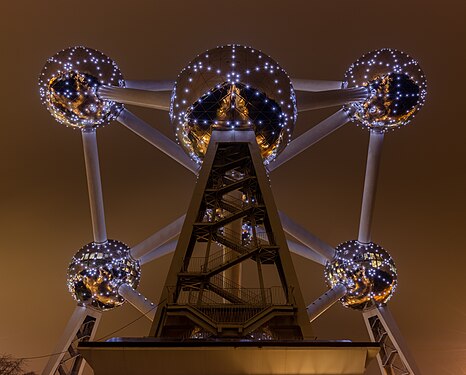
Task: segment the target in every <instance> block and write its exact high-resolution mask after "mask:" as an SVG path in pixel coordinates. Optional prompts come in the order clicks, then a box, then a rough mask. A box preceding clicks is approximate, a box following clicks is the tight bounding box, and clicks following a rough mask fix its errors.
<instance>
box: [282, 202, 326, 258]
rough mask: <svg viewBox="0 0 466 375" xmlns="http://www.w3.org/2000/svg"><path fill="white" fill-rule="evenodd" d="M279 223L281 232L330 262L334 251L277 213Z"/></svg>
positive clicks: (285, 216) (286, 217) (283, 215)
mask: <svg viewBox="0 0 466 375" xmlns="http://www.w3.org/2000/svg"><path fill="white" fill-rule="evenodd" d="M278 215H279V216H280V221H281V222H282V226H283V230H284V231H285V232H286V233H288V234H289V235H291V236H293V237H294V238H296V239H297V240H298V241H299V242H301V243H302V244H304V245H305V246H307V247H309V248H310V249H312V250H314V251H315V252H317V253H319V254H320V255H322V257H324V258H325V259H326V260H328V261H330V260H332V259H333V257H334V255H335V249H334V248H333V247H331V246H330V245H328V244H326V243H325V242H324V241H322V240H321V239H320V238H317V237H316V236H314V235H313V234H312V233H309V232H308V231H307V230H306V229H304V228H303V227H302V226H301V225H299V224H296V223H294V222H293V221H292V220H291V219H290V218H289V217H288V216H287V215H285V214H284V213H283V212H281V211H279V212H278Z"/></svg>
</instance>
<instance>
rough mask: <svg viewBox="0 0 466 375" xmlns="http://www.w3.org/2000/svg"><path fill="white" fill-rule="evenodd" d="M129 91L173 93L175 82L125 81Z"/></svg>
mask: <svg viewBox="0 0 466 375" xmlns="http://www.w3.org/2000/svg"><path fill="white" fill-rule="evenodd" d="M125 84H126V87H127V88H129V89H137V90H149V91H172V90H173V88H174V87H175V81H145V80H141V81H125Z"/></svg>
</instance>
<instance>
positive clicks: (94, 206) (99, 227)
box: [82, 129, 107, 243]
mask: <svg viewBox="0 0 466 375" xmlns="http://www.w3.org/2000/svg"><path fill="white" fill-rule="evenodd" d="M82 138H83V149H84V161H85V163H86V175H87V188H88V191H89V204H90V207H91V219H92V231H93V234H94V242H98V243H102V242H105V241H107V228H106V226H105V214H104V201H103V197H102V183H101V180H100V169H99V153H98V150H97V137H96V130H95V129H83V131H82Z"/></svg>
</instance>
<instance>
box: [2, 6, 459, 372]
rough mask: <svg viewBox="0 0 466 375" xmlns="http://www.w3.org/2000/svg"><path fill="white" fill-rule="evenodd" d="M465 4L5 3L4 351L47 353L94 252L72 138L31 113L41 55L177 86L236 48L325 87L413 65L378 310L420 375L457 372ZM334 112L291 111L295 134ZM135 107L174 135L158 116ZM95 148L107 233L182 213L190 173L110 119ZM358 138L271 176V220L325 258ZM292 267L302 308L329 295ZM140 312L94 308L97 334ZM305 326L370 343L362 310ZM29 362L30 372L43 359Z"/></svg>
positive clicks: (135, 238)
mask: <svg viewBox="0 0 466 375" xmlns="http://www.w3.org/2000/svg"><path fill="white" fill-rule="evenodd" d="M465 4H466V3H465V2H464V0H456V1H451V0H444V1H441V2H437V1H435V2H434V1H432V0H430V1H420V0H412V1H402V0H393V1H389V2H387V1H385V2H382V1H373V0H372V1H337V0H327V1H325V2H324V1H301V2H298V1H286V2H278V1H243V0H238V1H234V2H218V1H211V2H206V1H196V2H188V1H185V2H181V1H170V2H165V1H164V2H162V1H136V0H133V1H129V2H123V1H99V2H97V1H92V2H91V1H80V2H65V1H40V2H39V1H31V2H8V3H4V4H3V6H2V12H1V15H0V17H1V23H0V31H1V32H0V40H1V47H2V50H1V51H2V56H3V58H2V60H1V62H0V64H1V68H2V69H1V70H2V75H1V78H0V82H1V85H2V90H1V92H0V95H1V103H2V104H1V108H2V112H3V118H2V121H1V126H2V133H1V136H0V152H1V158H0V172H1V177H2V183H1V184H0V189H1V193H0V199H1V206H0V207H1V211H0V234H1V239H2V242H1V254H2V256H1V265H2V272H1V273H0V283H1V285H2V289H1V296H2V308H1V309H0V353H10V354H12V355H14V356H17V357H31V356H40V355H44V354H47V353H50V352H52V351H53V349H54V346H55V343H56V341H57V339H58V338H59V336H60V334H61V332H62V330H63V328H64V326H65V324H66V322H67V319H68V318H69V316H70V314H71V312H72V311H73V309H74V306H75V303H74V302H73V300H72V298H71V297H70V295H69V293H68V291H67V289H66V285H65V277H66V269H67V267H68V263H69V261H70V259H71V257H72V255H73V254H74V253H75V252H76V251H77V250H78V249H79V248H80V247H81V246H82V245H84V244H86V243H88V242H90V241H91V240H92V230H91V222H90V214H89V207H88V200H87V187H86V181H85V170H84V161H83V155H82V145H81V137H80V134H79V132H78V131H73V130H71V129H67V128H64V127H62V126H61V125H59V124H58V123H56V122H55V121H54V120H53V119H52V117H51V116H50V115H49V114H48V112H47V111H46V110H45V108H43V107H42V106H41V104H40V101H39V95H38V89H37V77H38V75H39V72H40V71H41V69H42V67H43V65H44V63H45V60H46V59H47V58H48V57H49V56H51V55H52V54H54V53H55V52H57V51H58V50H60V49H63V48H65V47H68V46H72V45H85V46H89V47H92V48H95V49H99V50H101V51H102V52H104V53H105V54H107V55H108V56H110V57H111V58H113V59H114V60H115V61H116V62H117V63H118V65H119V66H120V68H121V69H122V72H123V74H124V76H125V77H126V78H128V79H144V78H145V79H174V78H175V77H176V76H177V74H178V73H179V71H180V70H181V69H182V68H183V67H184V66H185V65H186V64H187V63H188V62H189V60H190V59H192V58H193V57H194V56H195V55H196V54H198V53H200V52H202V51H204V50H206V49H209V48H212V47H215V46H216V45H221V44H226V43H240V44H247V45H251V46H253V47H255V48H257V49H261V50H262V51H264V52H265V53H267V54H269V55H271V56H272V57H273V58H274V59H276V60H277V61H278V62H279V63H280V64H281V65H282V67H283V68H284V69H285V70H287V72H288V74H289V75H290V76H292V77H299V78H310V79H332V80H333V79H342V78H343V75H344V72H345V70H346V69H347V67H348V66H349V65H350V64H351V63H352V62H353V61H355V60H356V59H357V58H358V57H360V55H362V54H363V53H365V52H368V51H370V50H373V49H376V48H381V47H391V48H397V49H400V50H403V51H405V52H407V53H409V54H410V55H412V56H413V57H414V58H416V59H418V60H419V62H420V64H421V66H422V68H423V69H424V72H425V73H426V75H427V79H428V96H427V102H426V105H425V107H424V108H423V109H422V110H421V111H420V113H419V115H418V116H417V117H416V118H415V121H414V122H413V123H412V124H411V125H409V126H408V127H405V128H403V129H400V130H398V131H396V132H393V133H390V134H388V135H387V137H386V142H385V144H384V150H383V157H382V165H381V171H380V180H379V182H380V185H379V189H378V196H377V202H376V211H375V215H374V225H373V239H374V241H375V242H378V243H380V244H381V245H382V246H384V247H385V248H386V249H387V250H388V251H389V252H390V253H391V255H392V256H393V258H394V260H395V262H396V265H397V268H398V272H399V287H398V289H397V291H396V294H395V296H394V298H393V299H392V300H391V301H390V303H389V306H390V308H391V310H392V312H393V314H394V315H395V317H396V319H397V322H398V324H399V326H400V328H401V330H402V332H403V334H404V336H405V338H406V341H407V343H408V344H409V346H410V348H411V350H412V352H413V354H414V357H415V358H416V359H417V362H418V364H419V367H420V368H421V370H422V371H423V373H424V375H453V374H454V375H458V374H466V360H465V358H466V352H465V351H466V327H465V321H466V309H465V307H466V304H465V298H464V297H465V293H464V290H465V286H466V285H465V284H466V283H465V280H464V277H465V270H464V268H465V264H466V256H465V246H464V238H463V235H464V232H465V230H466V218H465V216H466V215H465V212H466V204H465V203H466V202H465V198H464V193H465V188H466V176H465V171H466V147H465V139H466V127H465V120H464V115H463V113H462V112H461V111H462V110H464V106H465V95H464V87H465V85H464V77H463V75H464V68H465V63H466V59H465V57H466V52H465V48H464V46H465V36H466V27H465V16H466V5H465ZM335 110H336V109H330V110H323V111H316V112H313V113H307V114H305V115H300V116H299V118H298V122H297V125H296V129H295V133H294V134H295V135H299V134H300V133H302V132H304V131H305V130H307V129H309V128H310V127H312V126H313V125H314V124H316V123H317V122H318V121H319V120H321V119H323V118H325V117H326V116H327V115H328V114H331V113H332V112H333V111H335ZM135 112H137V113H138V114H139V115H140V116H141V117H143V118H144V119H145V120H146V121H148V122H149V123H151V124H153V126H154V127H156V128H157V129H159V130H161V131H162V132H164V133H165V134H167V135H168V136H170V137H172V138H173V132H172V129H171V128H170V124H169V120H168V115H167V113H165V112H157V111H150V110H135ZM98 139H99V151H100V156H101V160H100V161H101V169H102V181H103V189H104V199H105V210H106V217H107V228H108V232H109V237H110V238H114V239H118V240H120V241H123V242H126V243H127V244H129V245H130V246H132V245H135V244H137V243H138V242H139V241H141V240H143V239H145V238H146V237H148V236H149V235H150V234H152V233H153V232H154V231H156V230H157V229H160V228H161V227H163V226H164V225H166V224H168V223H169V222H170V221H172V220H173V219H175V218H177V217H179V216H180V215H181V214H183V213H184V212H185V210H186V208H187V205H188V203H189V199H190V196H191V193H192V188H193V186H194V182H195V178H194V176H192V175H191V174H190V172H188V171H186V170H185V169H183V167H181V166H179V165H178V164H177V163H176V162H175V161H172V160H171V159H169V158H168V157H166V156H165V155H164V154H162V153H161V152H159V151H158V150H156V149H154V148H153V147H151V146H150V145H148V144H147V143H145V142H144V141H143V140H141V139H139V138H138V137H137V136H135V135H134V134H132V133H131V132H129V131H128V130H126V129H124V128H123V127H122V126H121V125H119V124H117V123H114V124H111V125H110V126H108V127H105V128H103V129H100V130H99V131H98ZM367 142H368V132H366V131H363V130H361V129H360V128H357V127H355V126H353V125H352V124H348V125H346V126H345V127H343V128H342V129H340V130H339V131H338V132H336V133H334V134H332V135H331V136H330V137H328V138H327V139H325V140H324V141H322V142H320V143H319V144H317V145H316V146H315V147H313V148H312V149H309V150H307V151H306V152H304V153H302V154H301V155H300V156H298V157H296V158H295V159H294V160H292V161H290V162H289V163H287V164H285V165H284V166H282V167H280V168H279V169H277V171H275V172H273V174H272V175H271V182H272V189H273V191H274V193H275V199H276V203H277V206H278V207H279V209H281V210H283V211H284V212H285V213H287V214H288V215H289V216H290V217H292V218H293V219H295V220H296V221H298V222H300V223H301V224H302V225H304V226H305V227H306V228H308V229H309V230H310V231H312V232H313V233H315V234H317V235H318V236H319V237H321V238H322V239H324V240H325V241H327V242H329V243H330V244H332V245H334V246H336V245H337V244H338V243H340V242H343V241H346V240H350V239H354V238H356V236H357V224H358V218H359V208H360V201H361V191H362V184H363V174H364V167H365V157H366V150H367ZM293 259H294V261H295V267H296V269H297V272H298V277H299V278H300V281H301V288H302V291H303V293H304V298H305V301H308V302H311V301H312V300H314V299H315V298H316V297H318V296H319V295H320V294H321V293H323V292H324V291H325V290H326V285H325V282H324V278H323V269H322V267H321V266H318V265H315V264H313V263H311V262H309V261H305V260H303V259H301V258H299V257H294V258H293ZM169 262H170V259H169V257H168V256H167V257H164V258H162V259H161V260H159V261H157V262H156V263H151V264H149V265H146V266H144V268H143V274H142V281H141V286H140V291H141V292H142V293H144V294H145V295H146V296H147V297H149V298H150V299H152V300H154V301H157V299H158V298H159V293H160V289H161V287H162V285H163V281H164V278H165V275H166V272H167V270H168V265H169ZM138 316H139V313H138V312H137V311H135V310H134V309H132V307H131V306H129V305H128V306H126V305H125V306H123V307H122V308H118V309H116V310H114V311H110V312H108V313H105V314H104V317H103V319H102V323H101V325H100V327H99V330H98V333H97V337H98V338H99V337H103V336H106V335H107V334H109V333H111V332H113V331H115V330H118V329H119V328H121V327H122V326H124V325H125V324H127V323H128V322H130V321H132V320H133V319H135V318H137V317H138ZM149 327H150V324H149V322H148V321H147V322H146V321H144V320H139V321H138V322H137V323H135V324H133V325H131V326H129V327H128V328H126V329H124V330H122V331H119V332H118V333H117V334H116V335H118V336H141V335H146V334H147V333H148V331H149ZM314 330H315V331H316V333H317V334H318V336H319V338H321V339H325V338H335V339H336V338H339V339H347V338H349V339H353V340H367V339H368V336H367V333H366V329H365V327H364V323H363V320H362V317H361V315H360V313H358V312H355V311H351V310H348V309H345V308H343V307H342V306H340V305H339V304H338V305H335V306H334V307H333V308H332V309H331V310H330V311H329V312H328V313H326V314H325V315H324V316H322V317H321V318H319V319H318V320H316V321H315V324H314ZM29 364H30V368H31V370H36V371H40V370H41V369H42V366H43V365H44V360H33V361H30V362H29ZM374 370H375V369H374V367H373V366H372V367H371V371H374ZM375 371H376V370H375ZM373 373H377V372H371V374H373Z"/></svg>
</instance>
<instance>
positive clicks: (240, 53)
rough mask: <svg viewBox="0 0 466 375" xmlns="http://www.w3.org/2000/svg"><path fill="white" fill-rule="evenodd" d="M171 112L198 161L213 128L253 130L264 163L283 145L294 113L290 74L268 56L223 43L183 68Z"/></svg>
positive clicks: (178, 131) (182, 139)
mask: <svg viewBox="0 0 466 375" xmlns="http://www.w3.org/2000/svg"><path fill="white" fill-rule="evenodd" d="M170 115H171V119H172V122H173V125H174V128H175V134H176V138H177V141H178V142H179V143H180V144H181V145H182V147H183V148H184V150H185V151H186V152H187V153H188V155H189V156H190V157H191V158H192V159H193V160H195V161H196V162H198V163H200V162H201V161H202V158H203V157H204V155H205V153H206V151H207V146H208V145H209V141H210V137H211V134H212V130H213V129H215V130H232V129H234V130H248V129H253V130H254V132H255V134H256V140H257V143H258V145H259V148H260V152H261V155H262V157H263V159H264V163H265V164H267V163H269V162H270V161H271V160H273V159H274V158H275V157H276V156H277V155H278V154H279V153H280V152H281V151H282V150H283V149H284V147H285V146H286V145H287V143H288V142H289V141H290V138H291V132H292V130H293V128H294V124H295V121H296V116H297V109H296V100H295V93H294V90H293V87H292V85H291V82H290V78H289V77H288V75H287V74H286V72H285V71H284V70H283V69H282V68H281V67H280V66H279V65H278V64H277V63H276V62H275V61H274V60H272V59H271V58H270V57H269V56H267V55H265V54H263V53H262V52H260V51H258V50H255V49H253V48H250V47H245V46H239V45H228V46H222V47H217V48H214V49H211V50H209V51H207V52H204V53H202V54H200V55H198V56H197V57H196V58H195V59H194V60H193V61H191V62H190V63H189V65H188V66H187V67H186V68H185V69H183V70H182V72H181V73H180V75H179V76H178V78H177V81H176V84H175V88H174V90H173V94H172V100H171V106H170Z"/></svg>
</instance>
